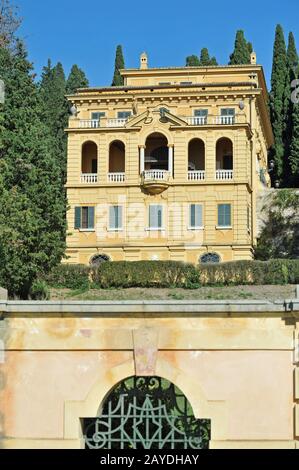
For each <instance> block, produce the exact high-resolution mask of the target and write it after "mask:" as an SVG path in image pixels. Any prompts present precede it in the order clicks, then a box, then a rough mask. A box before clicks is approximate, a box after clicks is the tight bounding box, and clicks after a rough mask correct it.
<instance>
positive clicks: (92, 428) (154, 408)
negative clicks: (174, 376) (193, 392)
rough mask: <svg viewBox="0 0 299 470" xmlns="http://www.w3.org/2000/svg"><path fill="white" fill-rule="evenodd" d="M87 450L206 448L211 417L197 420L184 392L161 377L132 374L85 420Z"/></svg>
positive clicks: (84, 432) (84, 429)
mask: <svg viewBox="0 0 299 470" xmlns="http://www.w3.org/2000/svg"><path fill="white" fill-rule="evenodd" d="M83 434H84V439H85V447H86V449H207V448H208V446H209V439H210V420H207V419H202V420H197V419H196V418H195V417H194V414H193V410H192V407H191V405H190V403H189V401H188V400H187V398H186V397H185V395H184V394H183V393H182V392H181V391H180V390H179V389H178V388H177V387H176V386H175V385H174V384H172V383H171V382H169V381H168V380H165V379H162V378H160V377H131V378H128V379H126V380H124V381H122V382H121V383H120V384H118V385H117V386H116V387H115V388H114V389H113V390H112V391H111V393H110V394H109V395H108V397H107V398H106V400H105V402H104V406H103V409H102V411H101V413H100V414H99V416H98V417H97V418H91V419H84V420H83Z"/></svg>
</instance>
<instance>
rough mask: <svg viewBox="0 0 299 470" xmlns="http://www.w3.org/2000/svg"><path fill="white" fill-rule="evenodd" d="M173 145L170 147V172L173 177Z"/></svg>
mask: <svg viewBox="0 0 299 470" xmlns="http://www.w3.org/2000/svg"><path fill="white" fill-rule="evenodd" d="M173 147H174V146H173V145H168V171H169V173H170V176H171V177H173Z"/></svg>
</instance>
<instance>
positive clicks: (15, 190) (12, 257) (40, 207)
mask: <svg viewBox="0 0 299 470" xmlns="http://www.w3.org/2000/svg"><path fill="white" fill-rule="evenodd" d="M0 77H1V78H2V79H4V81H5V85H6V90H5V91H6V93H5V103H4V104H3V106H2V112H3V116H4V120H3V124H2V126H3V130H2V145H1V149H0V162H1V170H0V175H1V178H0V259H1V263H0V280H1V283H2V284H3V285H4V287H6V288H7V289H8V290H9V293H10V295H14V296H18V297H20V298H23V299H24V298H27V297H28V295H29V292H30V287H31V285H32V283H33V282H34V280H35V279H36V278H37V277H38V276H39V275H40V274H43V273H45V272H47V271H48V270H50V269H51V268H52V267H53V266H55V265H56V264H58V263H59V262H60V260H61V258H62V256H63V254H64V251H65V232H66V222H65V205H64V199H63V198H62V197H61V180H60V168H59V166H58V164H57V160H56V159H55V158H54V157H53V155H52V153H51V146H52V141H51V139H50V138H49V133H48V128H47V125H46V124H45V122H44V119H43V114H42V110H43V106H42V102H41V99H40V94H39V90H38V86H37V85H36V84H35V82H34V74H33V72H32V66H31V64H30V63H29V62H28V60H27V54H26V51H25V49H24V47H23V45H22V43H20V42H18V43H17V45H16V53H15V54H11V53H10V52H9V51H8V50H5V49H4V48H2V49H0Z"/></svg>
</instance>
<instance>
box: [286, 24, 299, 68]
mask: <svg viewBox="0 0 299 470" xmlns="http://www.w3.org/2000/svg"><path fill="white" fill-rule="evenodd" d="M287 58H288V68H289V69H290V70H296V71H297V68H298V53H297V49H296V43H295V38H294V34H293V33H292V32H290V33H289V41H288V50H287Z"/></svg>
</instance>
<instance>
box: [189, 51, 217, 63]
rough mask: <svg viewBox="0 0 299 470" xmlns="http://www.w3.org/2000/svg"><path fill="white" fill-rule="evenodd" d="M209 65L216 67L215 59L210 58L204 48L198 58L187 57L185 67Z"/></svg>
mask: <svg viewBox="0 0 299 470" xmlns="http://www.w3.org/2000/svg"><path fill="white" fill-rule="evenodd" d="M209 65H218V63H217V60H216V57H210V54H209V51H208V49H207V48H206V47H204V48H203V49H202V50H201V52H200V57H198V56H197V55H194V54H193V55H189V56H188V57H186V67H198V66H205V67H208V66H209Z"/></svg>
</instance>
